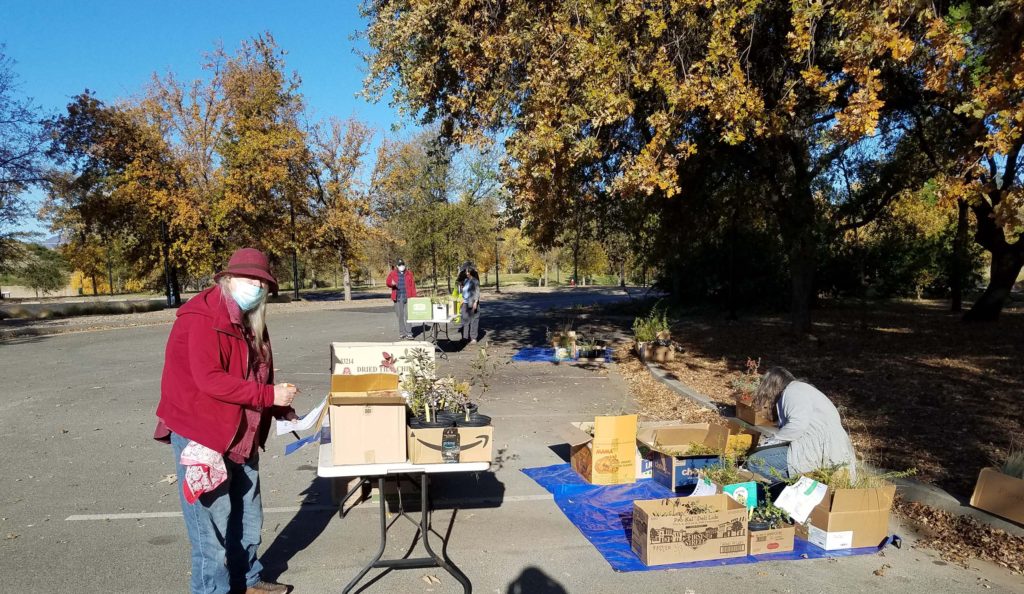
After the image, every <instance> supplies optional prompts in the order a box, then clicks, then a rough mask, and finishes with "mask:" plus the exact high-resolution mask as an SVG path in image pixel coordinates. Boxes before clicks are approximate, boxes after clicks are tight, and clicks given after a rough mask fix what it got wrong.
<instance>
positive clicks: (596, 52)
mask: <svg viewBox="0 0 1024 594" xmlns="http://www.w3.org/2000/svg"><path fill="white" fill-rule="evenodd" d="M1016 4H1018V3H1017V2H1011V3H1005V4H1004V8H1005V9H1006V10H1009V9H1010V8H1012V5H1016ZM363 10H364V12H365V14H366V16H367V17H368V18H369V20H370V24H369V27H368V29H367V31H366V37H367V39H368V41H369V43H370V45H371V47H372V50H373V51H372V52H371V53H370V54H369V56H368V64H369V76H368V78H367V81H366V88H367V92H368V94H369V95H370V96H371V97H378V96H381V94H382V93H383V91H384V90H385V89H387V88H391V89H393V90H394V93H395V99H396V101H397V103H398V104H399V105H400V106H403V107H404V108H405V109H406V111H407V112H408V113H409V114H411V115H415V116H418V117H419V118H420V119H421V120H422V121H425V122H438V123H439V126H440V129H441V130H442V132H443V133H444V134H445V135H446V136H447V137H448V138H450V139H452V140H453V141H455V142H460V143H471V144H479V143H484V142H486V141H487V139H488V137H490V136H493V135H495V134H498V133H501V134H507V140H506V141H505V144H506V148H507V153H508V168H507V171H508V180H507V182H508V185H509V187H510V188H511V189H512V191H514V192H515V194H516V197H517V199H518V200H519V201H521V203H523V204H524V205H525V207H526V211H527V212H528V219H532V220H533V221H534V223H535V224H534V227H535V228H538V229H541V230H543V229H544V227H545V224H548V223H552V222H556V223H557V222H559V221H561V220H563V219H564V218H565V212H566V210H567V209H571V208H574V206H573V201H578V200H579V197H580V196H588V195H589V196H596V195H598V194H607V195H610V196H612V197H615V198H631V197H641V198H642V199H643V204H644V205H645V207H646V208H648V209H651V210H665V209H666V206H665V204H666V203H667V202H685V201H687V200H690V199H691V198H692V197H693V194H694V190H693V189H692V188H694V187H699V188H700V187H702V188H705V189H707V188H711V189H713V188H715V187H720V186H723V185H728V184H729V183H730V182H729V181H728V180H729V179H731V180H734V181H740V182H742V184H733V185H734V186H740V185H742V187H739V189H738V191H737V193H736V194H734V196H736V197H739V198H740V199H742V200H743V201H744V206H745V207H746V208H749V209H755V210H758V211H760V212H762V213H764V214H765V215H766V216H767V217H768V218H769V219H771V221H772V222H773V225H774V226H775V227H777V229H778V230H779V232H780V234H781V236H782V239H783V244H784V251H785V258H786V264H787V266H788V269H789V272H790V277H791V315H792V325H793V328H794V329H796V330H798V331H808V330H809V329H810V322H811V318H810V305H811V301H812V298H813V296H814V294H815V281H814V277H815V271H816V268H817V263H818V258H819V252H820V249H821V247H820V246H821V243H822V240H823V237H825V236H828V235H832V234H835V233H842V232H844V229H849V228H855V227H856V226H862V225H864V224H867V223H868V222H870V220H871V218H872V217H874V216H877V214H878V213H879V212H881V210H882V209H884V208H885V207H886V205H887V204H889V203H891V202H892V201H893V200H895V199H896V198H897V197H898V196H900V195H902V194H904V193H905V192H908V191H913V190H915V189H916V188H918V187H920V185H921V184H922V183H924V182H925V181H926V180H928V179H930V177H931V175H932V174H933V173H934V171H933V170H929V169H928V168H927V167H925V166H917V167H912V168H910V169H909V170H908V169H907V167H908V166H909V165H912V164H914V161H908V160H905V159H903V158H901V157H900V152H901V151H902V152H903V153H904V154H905V153H907V152H909V150H908V149H907V148H906V145H907V144H908V143H909V142H910V137H909V136H908V134H910V133H911V128H912V127H913V126H914V122H913V118H912V114H911V112H910V109H909V107H910V106H912V105H913V104H914V103H916V101H917V100H918V98H917V97H914V96H913V94H912V89H913V88H914V83H913V78H914V77H917V78H918V79H920V78H922V77H923V78H925V79H927V80H928V81H931V82H930V83H929V84H933V86H934V85H937V86H936V88H935V91H934V92H937V93H945V92H946V86H948V84H949V83H948V82H945V83H943V82H939V79H941V78H942V74H943V72H949V73H952V72H954V71H956V69H957V67H958V63H957V58H958V56H959V55H960V54H958V53H957V52H956V51H954V50H953V49H950V48H954V47H955V42H952V41H950V42H947V40H948V38H950V33H949V32H948V31H946V29H945V28H944V25H943V24H944V23H947V22H948V20H949V17H950V16H951V11H952V9H951V8H950V7H948V6H940V5H937V4H934V3H918V2H888V3H876V2H864V1H849V0H848V1H826V0H810V1H809V0H755V1H746V0H743V1H741V0H724V1H719V2H707V1H704V0H670V1H667V2H662V3H655V4H652V3H650V2H644V1H641V0H624V1H623V0H620V1H616V2H611V1H606V0H590V1H580V2H550V3H542V4H538V3H535V2H529V1H527V0H512V1H510V2H501V3H498V2H489V1H486V0H448V1H443V2H427V1H424V0H381V1H376V2H367V3H365V4H364V5H363ZM997 12H999V11H997ZM1018 14H1019V11H1018ZM952 37H956V36H955V35H953V36H952ZM1010 38H1011V39H1017V40H1018V41H1019V35H1017V36H1016V37H1014V36H1012V35H1011V36H1010ZM950 43H952V45H950ZM984 51H986V50H985V49H982V50H981V52H982V53H984ZM924 56H932V59H931V60H930V61H924V58H923V57H924ZM935 57H938V59H934V58H935ZM1004 57H1010V58H1013V57H1014V56H1004ZM1016 63H1018V64H1019V61H1017V62H1016ZM911 64H917V65H918V66H919V68H918V69H917V71H913V69H912V68H910V67H909V66H910V65H911ZM1015 68H1016V67H1010V68H1006V67H1005V66H1003V65H997V64H995V63H991V64H990V65H989V70H988V72H994V71H995V70H1000V71H1001V74H999V75H998V76H997V78H1000V77H1001V78H1000V80H1004V79H1005V80H1011V81H1012V80H1014V77H1017V76H1019V74H1015V73H1018V72H1019V70H1016V69H1015ZM1007 72H1009V73H1010V74H1009V75H1007V74H1006V73H1007ZM947 78H948V76H947ZM983 86H984V85H983ZM1019 87H1020V85H1019V84H1018V85H1017V88H1019ZM1003 88H1009V87H1006V86H1005V85H1004V87H1003ZM908 91H910V92H908ZM992 95H993V96H996V95H998V94H997V93H992ZM986 101H994V104H1000V105H1001V103H1000V101H999V100H996V98H990V99H986ZM981 110H982V111H983V112H985V113H989V111H990V107H988V103H985V106H983V107H981ZM1014 113H1015V112H1014ZM999 118H1001V119H1000V121H1004V120H1005V121H1007V122H1012V121H1013V114H1012V113H1007V114H1004V115H1000V116H998V117H997V119H999ZM993 121H995V120H993ZM1011 136H1012V134H1011ZM999 138H1001V137H998V136H997V137H996V138H994V139H993V142H994V143H995V144H993V145H992V146H993V149H997V150H1001V151H1002V154H1005V155H1012V156H1013V157H1016V154H1015V153H1012V152H1011V151H1009V150H1008V149H1009V148H1012V147H1011V146H1010V145H1005V142H1004V143H1003V145H999V146H996V145H997V144H998V143H999V142H1003V141H1000V140H998V139H999ZM1004 145H1005V146H1004ZM968 161H971V159H968ZM996 161H997V163H998V161H999V160H998V159H996ZM844 178H845V179H844ZM844 182H850V183H844ZM721 197H722V195H721V193H720V192H718V193H717V198H721ZM575 208H579V206H575ZM670 210H672V209H670ZM685 223H686V221H680V220H678V219H673V218H672V217H669V218H667V219H665V220H663V225H664V227H663V229H662V234H663V235H665V236H672V235H673V234H678V233H679V231H680V229H682V228H685V226H686V225H685ZM541 236H542V237H543V233H542V234H541ZM672 245H673V244H672V242H671V241H669V242H662V249H663V250H664V251H665V252H666V253H671V252H672V250H671V247H672Z"/></svg>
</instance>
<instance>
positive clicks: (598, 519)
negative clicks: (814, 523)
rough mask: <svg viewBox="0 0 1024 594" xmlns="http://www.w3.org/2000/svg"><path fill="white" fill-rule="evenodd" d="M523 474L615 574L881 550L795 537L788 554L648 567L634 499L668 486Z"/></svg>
mask: <svg viewBox="0 0 1024 594" xmlns="http://www.w3.org/2000/svg"><path fill="white" fill-rule="evenodd" d="M523 472H524V473H525V474H526V475H527V476H529V477H530V478H532V479H533V480H535V481H537V483H538V484H539V485H540V486H542V487H544V488H545V489H547V491H548V492H550V493H551V494H552V495H554V499H555V504H556V505H557V506H558V508H559V509H560V510H562V513H564V514H565V516H566V517H567V518H569V521H571V522H572V523H573V524H574V525H575V526H576V527H577V528H579V530H580V532H582V533H583V536H585V537H586V538H587V540H589V541H590V543H591V544H593V545H594V547H595V548H597V550H598V552H599V553H601V555H602V556H603V557H604V558H605V560H606V561H608V563H609V564H610V565H611V566H612V569H614V570H615V571H623V572H625V571H651V570H655V569H688V568H694V567H717V566H720V565H740V564H744V563H756V562H758V561H788V560H797V559H825V558H828V557H851V556H854V555H869V554H872V553H876V552H878V548H877V547H870V548H864V549H847V550H843V551H826V550H824V549H821V548H818V547H816V546H814V545H812V544H811V543H809V542H807V541H805V540H802V539H800V538H798V539H796V542H795V543H794V548H793V550H792V551H790V552H786V553H772V554H770V555H757V556H753V555H747V556H746V557H736V558H733V559H720V560H715V561H696V562H693V563H676V564H673V565H658V566H655V567H647V566H646V565H644V564H643V562H642V561H640V558H639V557H637V556H636V554H635V553H634V552H633V549H632V547H631V546H630V536H631V532H630V529H631V526H632V524H633V501H635V500H638V499H661V498H664V497H676V496H677V495H676V494H675V493H673V492H672V491H671V490H670V489H669V488H668V487H665V486H664V485H662V484H660V483H657V482H655V481H653V480H651V479H642V480H639V481H637V482H635V483H632V484H628V485H609V486H599V485H591V484H590V483H588V482H586V481H584V480H583V478H582V477H580V475H579V474H577V473H576V471H574V470H573V469H572V467H570V466H569V465H568V464H556V465H554V466H545V467H540V468H526V469H524V470H523Z"/></svg>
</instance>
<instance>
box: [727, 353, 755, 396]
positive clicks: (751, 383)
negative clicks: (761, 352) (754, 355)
mask: <svg viewBox="0 0 1024 594" xmlns="http://www.w3.org/2000/svg"><path fill="white" fill-rule="evenodd" d="M760 367H761V359H760V358H758V359H757V361H754V360H753V359H751V358H750V357H747V366H746V369H745V370H744V371H743V374H742V375H740V377H739V378H737V379H734V380H732V381H731V382H730V385H731V386H732V389H733V390H735V392H736V394H735V396H736V402H738V403H741V404H746V405H748V406H749V405H751V404H753V403H754V394H755V393H757V388H758V386H760V385H761V373H760V372H759V371H758V368H760Z"/></svg>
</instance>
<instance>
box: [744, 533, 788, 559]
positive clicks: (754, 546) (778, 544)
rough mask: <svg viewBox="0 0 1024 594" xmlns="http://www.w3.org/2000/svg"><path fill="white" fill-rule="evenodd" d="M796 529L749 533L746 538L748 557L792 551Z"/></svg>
mask: <svg viewBox="0 0 1024 594" xmlns="http://www.w3.org/2000/svg"><path fill="white" fill-rule="evenodd" d="M795 536H796V528H794V527H793V526H785V527H783V528H775V529H773V530H758V531H757V532H754V531H751V532H750V533H749V535H748V537H747V551H748V554H750V555H771V554H772V553H785V552H788V551H792V550H793V539H794V537H795Z"/></svg>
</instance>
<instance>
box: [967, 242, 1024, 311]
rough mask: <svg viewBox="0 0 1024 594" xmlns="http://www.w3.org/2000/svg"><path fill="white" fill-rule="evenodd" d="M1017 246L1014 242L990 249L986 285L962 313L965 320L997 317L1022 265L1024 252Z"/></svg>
mask: <svg viewBox="0 0 1024 594" xmlns="http://www.w3.org/2000/svg"><path fill="white" fill-rule="evenodd" d="M1018 246H1019V244H1014V245H1009V246H1007V247H1006V248H1005V249H998V250H993V251H992V265H991V267H990V268H989V273H990V275H989V281H988V286H987V287H985V292H984V293H982V294H981V297H979V298H978V300H977V301H975V302H974V305H973V306H972V307H971V310H970V311H968V312H967V313H966V314H964V321H965V322H994V321H995V320H997V319H999V314H1000V312H1002V311H1003V304H1004V303H1006V298H1007V297H1009V296H1010V290H1011V289H1013V284H1014V283H1015V282H1017V275H1018V274H1020V269H1021V266H1024V252H1022V250H1021V249H1019V247H1018Z"/></svg>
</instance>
